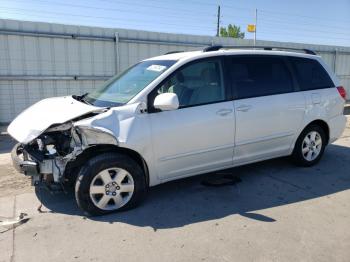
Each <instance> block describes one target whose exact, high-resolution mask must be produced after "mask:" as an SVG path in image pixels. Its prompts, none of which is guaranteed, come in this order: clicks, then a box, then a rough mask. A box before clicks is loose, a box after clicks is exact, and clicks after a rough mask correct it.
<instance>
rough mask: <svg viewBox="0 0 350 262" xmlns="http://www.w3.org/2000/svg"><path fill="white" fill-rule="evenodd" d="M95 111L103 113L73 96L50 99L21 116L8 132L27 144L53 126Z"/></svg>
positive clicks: (40, 102) (39, 103)
mask: <svg viewBox="0 0 350 262" xmlns="http://www.w3.org/2000/svg"><path fill="white" fill-rule="evenodd" d="M94 111H101V108H100V107H95V106H91V105H87V104H84V103H82V102H79V101H77V100H75V99H73V97H72V96H64V97H53V98H48V99H44V100H41V101H39V102H37V103H36V104H34V105H32V106H31V107H29V108H27V109H26V110H25V111H23V112H22V113H21V114H19V115H18V116H17V117H16V118H15V119H14V120H13V121H12V123H11V124H10V125H9V127H8V129H7V132H8V133H9V134H10V135H11V136H12V137H13V138H14V139H16V140H17V141H18V142H20V143H23V144H27V143H29V142H31V141H32V140H33V139H35V138H37V137H38V136H39V135H40V134H42V133H43V132H44V131H45V130H46V129H48V128H49V127H50V126H52V125H53V124H63V123H65V122H67V121H69V120H72V119H74V118H77V117H79V116H82V115H85V114H88V113H91V112H94Z"/></svg>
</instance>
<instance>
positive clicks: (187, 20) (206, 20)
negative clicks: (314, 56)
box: [0, 0, 350, 46]
mask: <svg viewBox="0 0 350 262" xmlns="http://www.w3.org/2000/svg"><path fill="white" fill-rule="evenodd" d="M218 5H220V6H221V16H220V25H221V26H227V25H228V24H235V25H238V26H240V27H241V30H242V31H243V32H246V28H247V25H248V24H254V23H255V9H257V14H258V15H257V39H258V40H259V39H261V40H272V41H284V42H299V43H311V44H328V45H339V46H350V0H333V1H330V0H318V1H316V0H289V1H285V0H279V1H278V0H264V1H263V0H250V1H248V0H235V1H233V0H230V1H229V0H218V1H214V0H185V1H182V0H178V1H176V0H163V1H160V0H0V18H8V19H19V20H27V21H43V22H54V23H61V24H75V25H89V26H101V27H111V28H128V29H139V30H147V31H158V32H168V33H182V34H196V35H210V36H214V35H215V34H216V26H217V6H218ZM245 38H248V39H251V38H253V34H252V33H248V32H246V34H245Z"/></svg>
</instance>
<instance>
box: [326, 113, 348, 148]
mask: <svg viewBox="0 0 350 262" xmlns="http://www.w3.org/2000/svg"><path fill="white" fill-rule="evenodd" d="M346 121H347V119H346V116H344V115H339V116H336V117H333V118H331V119H330V120H329V121H328V125H329V129H330V130H329V143H333V142H334V141H335V140H337V139H338V138H339V137H340V136H341V135H342V134H343V132H344V129H345V126H346Z"/></svg>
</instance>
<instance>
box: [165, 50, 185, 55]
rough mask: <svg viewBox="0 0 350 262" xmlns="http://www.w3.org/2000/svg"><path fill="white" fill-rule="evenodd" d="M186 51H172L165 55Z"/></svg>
mask: <svg viewBox="0 0 350 262" xmlns="http://www.w3.org/2000/svg"><path fill="white" fill-rule="evenodd" d="M183 52H184V51H170V52H167V53H165V54H164V55H170V54H176V53H183Z"/></svg>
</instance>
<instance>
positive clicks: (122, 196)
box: [75, 153, 146, 215]
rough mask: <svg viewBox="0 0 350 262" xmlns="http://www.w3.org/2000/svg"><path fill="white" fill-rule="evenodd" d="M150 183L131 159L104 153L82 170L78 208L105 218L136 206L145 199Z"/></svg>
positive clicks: (77, 182)
mask: <svg viewBox="0 0 350 262" xmlns="http://www.w3.org/2000/svg"><path fill="white" fill-rule="evenodd" d="M145 192H146V180H145V176H144V173H143V171H142V169H141V168H140V166H139V165H138V164H137V163H136V162H135V161H134V160H133V159H131V158H130V157H128V156H125V155H121V154H117V153H104V154H101V155H98V156H96V157H94V158H92V159H90V160H89V161H88V162H87V164H86V165H85V166H83V167H82V169H81V170H80V173H79V175H78V179H77V181H76V184H75V197H76V201H77V203H78V206H79V207H80V208H81V209H82V210H83V211H84V212H85V213H86V214H88V215H103V214H107V213H110V212H114V211H121V210H126V209H130V208H133V207H135V206H136V205H137V204H139V203H140V202H141V200H142V199H143V198H144V196H145Z"/></svg>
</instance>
